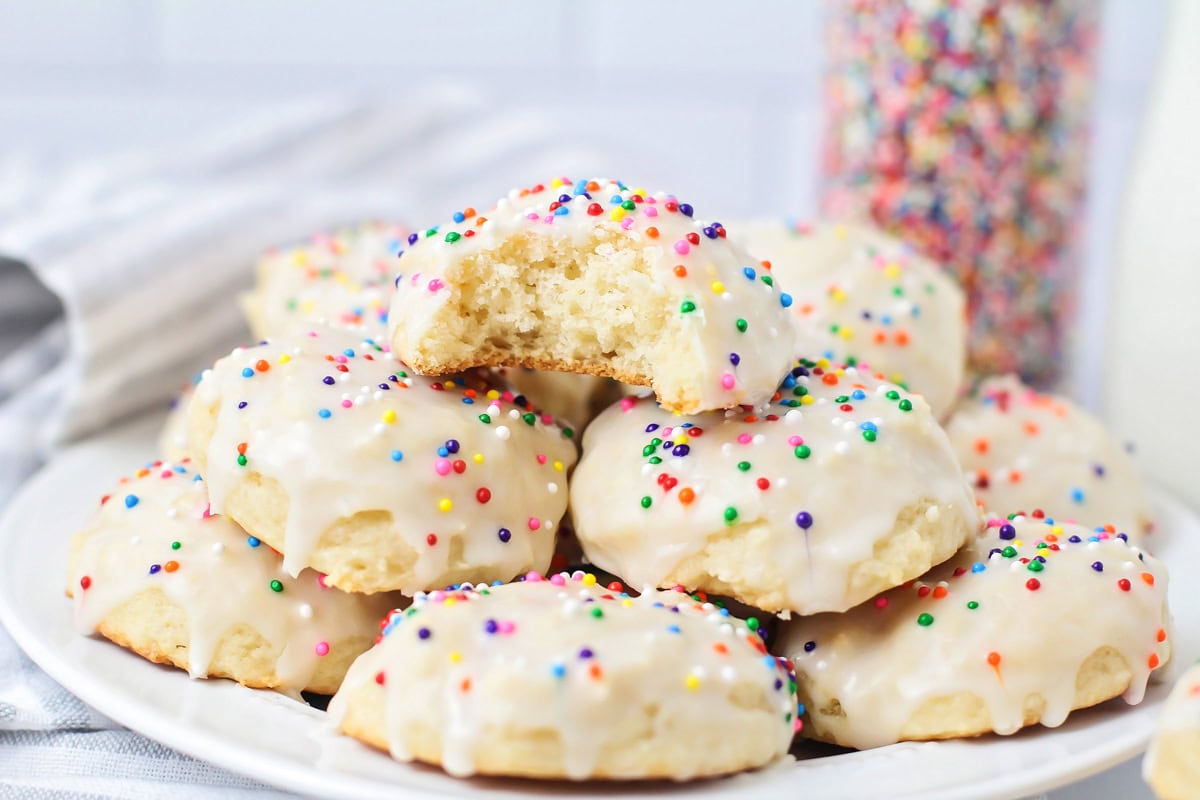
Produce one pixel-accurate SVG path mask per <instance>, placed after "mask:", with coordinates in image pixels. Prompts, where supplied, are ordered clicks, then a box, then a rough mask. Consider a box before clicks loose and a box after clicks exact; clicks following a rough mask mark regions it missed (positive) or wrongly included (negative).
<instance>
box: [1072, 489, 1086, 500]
mask: <svg viewBox="0 0 1200 800" xmlns="http://www.w3.org/2000/svg"><path fill="white" fill-rule="evenodd" d="M1071 499H1072V500H1073V501H1075V502H1076V503H1082V502H1083V489H1072V490H1071Z"/></svg>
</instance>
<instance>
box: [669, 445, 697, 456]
mask: <svg viewBox="0 0 1200 800" xmlns="http://www.w3.org/2000/svg"><path fill="white" fill-rule="evenodd" d="M690 452H692V448H690V447H688V446H687V445H686V444H679V445H675V449H674V450H672V451H671V455H673V456H676V457H678V458H683V457H684V456H686V455H687V454H688V453H690Z"/></svg>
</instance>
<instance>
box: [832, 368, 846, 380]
mask: <svg viewBox="0 0 1200 800" xmlns="http://www.w3.org/2000/svg"><path fill="white" fill-rule="evenodd" d="M833 372H834V374H835V375H837V376H838V377H839V378H844V377H846V370H844V369H843V368H841V367H838V368H837V369H835V370H834V371H833Z"/></svg>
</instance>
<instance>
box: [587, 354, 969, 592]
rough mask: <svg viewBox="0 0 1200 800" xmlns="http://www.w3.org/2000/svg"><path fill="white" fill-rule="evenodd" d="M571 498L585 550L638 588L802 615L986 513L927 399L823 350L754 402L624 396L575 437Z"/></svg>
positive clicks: (874, 580) (957, 537)
mask: <svg viewBox="0 0 1200 800" xmlns="http://www.w3.org/2000/svg"><path fill="white" fill-rule="evenodd" d="M571 508H572V519H573V521H574V524H575V531H576V534H577V535H578V537H579V541H580V543H581V544H582V545H583V549H584V552H585V553H586V555H587V557H588V559H589V560H590V561H591V562H592V563H594V564H596V565H597V566H598V567H600V568H601V569H605V570H608V571H609V572H612V573H614V574H616V575H619V576H621V577H622V578H623V579H624V580H626V581H627V582H629V584H630V585H631V586H660V587H661V586H674V585H676V584H679V585H682V586H685V587H688V588H689V589H703V590H705V591H708V592H710V593H713V594H720V595H727V596H729V597H732V598H734V599H736V600H738V601H740V602H743V603H747V604H749V605H752V606H755V607H757V608H761V609H763V610H766V611H772V612H789V611H791V612H797V613H800V614H813V613H816V612H818V611H843V610H845V609H847V608H850V607H851V606H853V605H856V604H858V603H860V602H862V601H863V600H866V599H867V598H869V597H871V596H872V595H874V594H876V593H877V592H880V591H882V590H884V589H889V588H891V587H893V586H896V585H899V584H901V583H903V582H904V581H906V580H910V579H912V578H915V577H917V576H918V575H920V574H922V573H924V572H925V571H926V570H928V569H929V568H930V567H931V566H933V565H934V564H937V563H939V562H941V561H944V560H946V559H947V558H950V557H951V556H952V555H954V553H955V551H957V550H958V548H959V547H961V546H962V545H963V543H964V542H966V541H967V540H968V539H969V538H971V537H972V536H974V535H975V533H976V532H977V531H978V530H979V527H980V525H981V524H982V521H981V519H980V517H979V514H978V510H977V508H976V505H975V502H974V500H973V498H972V497H971V491H970V489H969V487H968V486H967V484H966V480H965V479H964V478H963V475H962V471H961V470H960V469H959V467H958V464H957V462H956V461H955V459H954V453H953V451H952V450H951V449H950V443H949V441H947V439H946V434H945V433H944V432H943V431H942V429H941V428H940V427H939V426H938V424H937V421H936V420H935V419H934V418H933V415H932V414H931V413H930V411H929V406H928V405H927V404H926V403H925V401H924V400H923V399H922V398H921V397H919V396H917V395H910V394H909V393H908V392H906V391H904V390H902V389H900V388H898V387H897V386H895V385H893V384H890V383H888V382H886V381H882V380H879V379H877V378H875V377H872V376H871V375H869V374H867V373H866V372H865V371H861V370H859V369H856V368H854V367H846V368H844V369H833V368H830V367H829V366H828V364H826V363H824V362H823V363H822V364H820V365H818V364H814V363H813V362H805V363H804V364H802V365H801V366H798V367H796V368H795V370H793V372H792V374H791V375H790V376H789V377H788V379H787V381H786V382H785V383H784V385H783V388H782V394H781V396H779V397H778V398H777V399H776V400H775V401H774V402H773V403H772V404H771V405H770V406H767V407H765V408H763V409H760V410H757V411H755V410H746V409H739V410H735V411H729V412H724V413H711V414H705V415H702V416H695V417H679V416H676V415H673V414H671V413H670V412H669V411H666V410H665V409H662V408H659V407H658V406H656V405H655V404H654V402H653V400H645V399H643V400H637V399H634V398H626V399H625V400H622V401H621V402H620V403H618V404H617V405H615V406H613V407H612V408H610V409H609V410H608V411H606V412H604V413H603V414H602V415H600V417H598V418H597V419H596V421H595V422H593V423H592V425H591V427H590V428H588V431H587V433H586V434H585V436H584V447H583V458H582V460H581V461H580V464H579V467H578V468H577V469H576V470H575V474H574V476H573V477H572V479H571Z"/></svg>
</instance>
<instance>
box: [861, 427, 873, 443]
mask: <svg viewBox="0 0 1200 800" xmlns="http://www.w3.org/2000/svg"><path fill="white" fill-rule="evenodd" d="M863 438H864V439H866V440H867V441H868V442H873V441H875V431H871V430H866V431H863Z"/></svg>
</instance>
